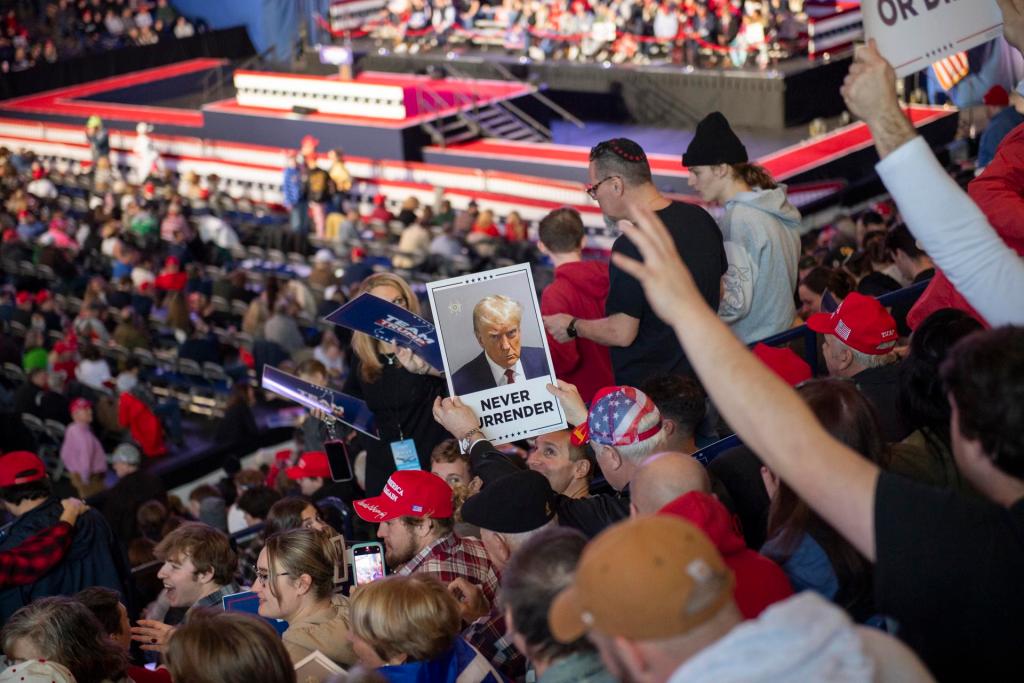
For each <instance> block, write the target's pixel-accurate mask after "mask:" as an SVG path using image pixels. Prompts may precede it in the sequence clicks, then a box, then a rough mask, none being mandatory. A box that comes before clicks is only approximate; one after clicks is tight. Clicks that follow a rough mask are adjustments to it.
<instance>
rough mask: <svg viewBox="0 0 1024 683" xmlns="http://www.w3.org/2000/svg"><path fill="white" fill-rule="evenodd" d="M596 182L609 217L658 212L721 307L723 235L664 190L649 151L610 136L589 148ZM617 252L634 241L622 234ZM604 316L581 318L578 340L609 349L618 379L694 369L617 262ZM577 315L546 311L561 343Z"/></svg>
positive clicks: (628, 381)
mask: <svg viewBox="0 0 1024 683" xmlns="http://www.w3.org/2000/svg"><path fill="white" fill-rule="evenodd" d="M588 173H589V176H590V186H589V187H588V188H587V194H589V195H590V196H591V197H592V198H593V199H595V200H596V201H597V203H598V204H600V206H601V212H602V213H603V214H604V215H605V217H606V219H607V220H608V221H619V220H623V219H629V218H631V217H632V215H631V210H630V208H629V207H631V206H632V205H634V204H635V205H638V206H645V207H648V208H650V209H652V210H654V211H656V212H657V214H658V216H659V217H660V218H661V220H662V222H664V223H665V224H666V225H668V226H669V229H670V230H671V231H672V239H673V242H674V244H675V247H676V250H677V252H678V253H679V255H680V256H682V258H683V259H684V260H685V261H686V263H687V265H688V266H689V267H690V269H691V270H692V272H693V273H694V278H695V279H696V280H697V283H698V287H699V289H700V291H701V293H702V294H703V295H704V300H705V301H706V302H707V304H708V306H711V307H712V309H714V310H717V309H718V299H719V291H720V290H719V285H720V281H721V277H722V275H723V274H725V271H726V268H727V267H728V263H727V261H726V258H725V249H724V247H723V245H722V233H721V231H720V230H719V229H718V225H717V224H716V223H715V219H714V218H712V217H711V215H710V214H709V213H708V212H707V211H705V210H704V209H702V208H700V207H699V206H695V205H693V204H686V203H682V202H674V201H671V200H669V199H667V198H666V197H664V196H662V194H661V193H660V192H659V191H658V188H657V187H656V186H655V184H654V181H653V179H652V177H651V167H650V164H649V163H648V161H647V155H646V154H645V153H644V151H643V149H641V148H640V146H639V145H638V144H636V143H635V142H633V141H632V140H628V139H626V138H615V139H612V140H606V141H605V142H602V143H600V144H598V145H596V146H595V147H594V148H593V149H591V150H590V167H589V170H588ZM612 253H613V254H624V255H626V256H631V257H636V256H637V255H638V253H637V249H636V245H634V244H633V243H632V242H630V240H629V238H628V237H627V236H625V235H621V236H619V237H618V238H616V240H615V243H614V244H613V245H612ZM609 275H610V281H611V285H610V289H609V292H608V300H607V302H606V303H605V315H606V317H604V318H601V319H598V320H593V319H591V320H582V319H581V320H577V321H576V326H575V331H576V335H577V336H578V337H582V338H584V339H590V340H592V341H595V342H597V343H599V344H603V345H604V346H608V347H611V358H612V369H613V370H614V373H615V381H616V383H618V384H623V385H632V386H637V385H639V384H640V383H641V382H643V381H644V380H646V379H647V378H649V377H652V376H654V375H658V374H667V373H673V374H688V373H690V365H689V363H688V362H687V360H686V355H685V354H684V353H683V350H682V348H681V347H680V346H679V344H678V342H677V341H676V340H674V339H673V334H672V330H671V329H670V328H669V327H668V326H667V325H665V323H664V322H662V320H661V318H659V317H658V316H657V315H655V314H654V312H653V311H652V310H651V308H650V305H649V304H648V303H647V299H646V298H645V297H644V294H643V291H642V289H641V287H640V283H638V282H637V281H636V279H634V278H633V277H632V276H631V275H629V274H627V273H625V272H623V271H622V270H621V269H620V268H618V266H616V265H615V264H614V263H612V265H611V267H610V269H609ZM570 322H572V316H570V315H568V314H566V313H560V314H557V315H553V316H545V318H544V326H545V327H546V328H547V330H548V332H549V333H550V334H551V336H552V337H554V339H555V340H556V341H558V342H565V341H568V340H569V339H570V337H569V334H568V327H569V323H570Z"/></svg>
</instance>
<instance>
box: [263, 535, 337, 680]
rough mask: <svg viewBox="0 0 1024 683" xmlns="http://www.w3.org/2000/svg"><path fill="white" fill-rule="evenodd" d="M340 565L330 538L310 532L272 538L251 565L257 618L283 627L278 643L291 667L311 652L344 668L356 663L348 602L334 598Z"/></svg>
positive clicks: (335, 596)
mask: <svg viewBox="0 0 1024 683" xmlns="http://www.w3.org/2000/svg"><path fill="white" fill-rule="evenodd" d="M344 561H345V559H344V557H341V553H340V552H339V550H338V546H335V545H334V543H332V542H331V538H330V536H329V535H328V534H327V533H325V532H318V531H313V530H312V529H292V530H290V531H282V532H281V533H278V534H274V535H273V536H271V537H270V538H268V539H267V543H266V545H265V546H263V550H262V551H261V552H260V555H259V559H257V560H256V580H255V581H254V582H253V586H252V589H253V590H254V591H255V592H256V594H257V595H258V596H259V599H260V607H259V612H260V616H263V617H269V618H271V619H284V620H285V621H287V622H288V630H287V631H285V632H284V635H283V636H282V640H283V641H284V646H285V649H286V650H288V654H289V656H290V657H291V658H292V663H293V664H294V663H296V662H298V661H299V660H301V659H302V658H303V657H305V656H307V655H309V654H310V653H311V652H313V651H314V650H319V651H320V652H321V653H323V654H324V655H325V656H326V657H327V658H328V659H331V660H332V661H334V662H335V663H336V664H338V665H340V666H343V667H348V666H350V665H352V664H353V663H354V662H355V655H354V654H353V652H352V646H351V644H350V643H349V638H348V632H349V627H348V601H347V600H346V599H345V598H344V597H343V596H341V595H337V594H335V592H334V588H335V584H334V576H335V567H338V566H340V564H341V563H342V562H344Z"/></svg>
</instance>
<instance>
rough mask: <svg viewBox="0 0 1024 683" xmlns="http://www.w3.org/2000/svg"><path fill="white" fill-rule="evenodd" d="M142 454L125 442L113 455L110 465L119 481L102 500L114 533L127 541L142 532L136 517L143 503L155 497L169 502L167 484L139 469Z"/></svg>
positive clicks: (105, 515) (105, 513)
mask: <svg viewBox="0 0 1024 683" xmlns="http://www.w3.org/2000/svg"><path fill="white" fill-rule="evenodd" d="M141 464H142V454H141V453H140V452H139V449H138V448H137V447H136V446H135V445H134V444H130V443H122V444H119V445H118V446H117V448H115V449H114V452H113V453H111V454H110V467H111V468H112V469H113V470H114V473H115V474H117V483H116V484H114V485H113V486H112V487H110V491H109V492H108V494H107V497H106V499H105V501H104V503H103V516H104V517H106V519H107V523H109V524H110V528H111V529H113V530H114V535H115V536H117V538H118V539H120V541H121V542H122V543H125V544H127V543H128V542H130V541H131V540H133V539H135V538H137V537H138V536H140V535H141V532H140V529H139V525H138V521H137V517H138V511H139V508H140V507H142V504H143V503H145V502H147V501H150V500H155V501H158V502H160V503H166V502H167V495H166V494H165V493H164V485H163V483H161V481H160V479H158V478H157V477H156V476H154V475H153V474H152V473H150V472H147V471H145V470H142V469H140V466H141Z"/></svg>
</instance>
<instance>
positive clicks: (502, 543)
mask: <svg viewBox="0 0 1024 683" xmlns="http://www.w3.org/2000/svg"><path fill="white" fill-rule="evenodd" d="M497 537H498V559H499V560H500V561H501V565H502V566H505V564H507V563H508V558H510V557H512V546H510V545H509V544H508V539H507V538H505V534H497Z"/></svg>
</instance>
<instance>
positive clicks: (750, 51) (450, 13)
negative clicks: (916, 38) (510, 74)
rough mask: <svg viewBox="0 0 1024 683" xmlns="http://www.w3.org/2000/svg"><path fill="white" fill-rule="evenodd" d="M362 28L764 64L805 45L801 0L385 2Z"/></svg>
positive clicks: (442, 39)
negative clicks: (797, 0)
mask: <svg viewBox="0 0 1024 683" xmlns="http://www.w3.org/2000/svg"><path fill="white" fill-rule="evenodd" d="M365 32H368V33H370V34H371V35H373V36H375V37H377V38H379V39H381V40H384V41H389V42H393V45H394V49H395V50H396V51H400V52H404V51H409V52H419V51H420V50H432V49H447V48H448V47H449V46H451V45H452V44H454V43H456V42H466V43H469V44H472V45H476V46H482V47H486V46H495V45H497V46H501V47H503V48H504V49H506V50H509V51H514V52H521V53H524V54H526V55H528V56H529V57H530V58H531V59H534V60H537V61H543V60H546V59H559V60H572V61H597V62H605V61H607V62H611V63H615V64H622V63H640V64H643V63H649V62H651V61H652V60H663V61H671V62H674V63H683V64H687V65H692V66H704V67H716V66H717V67H729V68H733V67H736V68H739V67H744V66H747V65H756V66H759V67H760V68H766V67H767V66H768V64H769V63H770V61H771V60H773V59H774V60H778V59H783V58H786V57H789V56H794V55H797V54H800V53H801V52H805V50H806V33H807V17H806V15H804V14H803V2H790V1H789V0H770V1H766V2H749V1H746V0H680V1H678V2H669V1H663V2H658V1H657V0H611V1H610V2H587V1H586V0H575V1H574V2H571V3H567V2H545V1H541V0H503V2H500V3H487V2H479V0H472V1H471V2H455V1H453V0H433V1H431V0H392V2H390V3H388V6H387V9H386V11H385V12H384V13H383V16H382V17H380V18H376V19H372V20H370V21H369V22H368V23H367V24H366V25H365V26H364V27H363V28H362V29H360V31H359V33H365ZM801 41H803V42H801Z"/></svg>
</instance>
